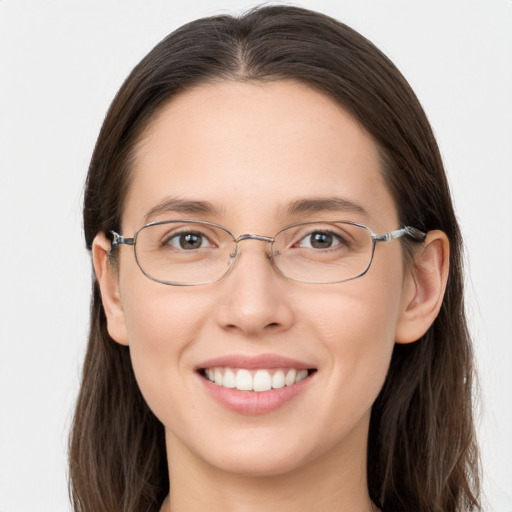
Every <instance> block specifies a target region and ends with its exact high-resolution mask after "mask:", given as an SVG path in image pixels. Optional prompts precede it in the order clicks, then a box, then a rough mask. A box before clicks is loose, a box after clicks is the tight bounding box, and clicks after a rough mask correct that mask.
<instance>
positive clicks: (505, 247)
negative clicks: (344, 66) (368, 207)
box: [0, 0, 512, 512]
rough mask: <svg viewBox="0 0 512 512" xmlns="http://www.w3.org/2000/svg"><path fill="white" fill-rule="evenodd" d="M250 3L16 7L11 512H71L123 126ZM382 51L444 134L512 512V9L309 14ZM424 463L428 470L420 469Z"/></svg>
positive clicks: (12, 42) (0, 219)
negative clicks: (152, 69)
mask: <svg viewBox="0 0 512 512" xmlns="http://www.w3.org/2000/svg"><path fill="white" fill-rule="evenodd" d="M253 5H255V2H242V1H235V0H223V1H221V0H215V1H206V0H195V1H189V2H176V1H174V2H173V1H164V0H146V1H144V2H143V1H135V0H122V1H121V0H107V1H105V0H88V1H87V2H83V1H82V2H80V1H76V0H47V1H37V0H30V1H28V0H0V276H1V277H0V511H1V512H17V511H26V510H31V509H34V510H38V511H42V512H46V511H48V512H55V511H66V510H70V507H69V505H68V500H67V480H66V443H67V433H68V428H69V423H70V417H71V411H72V407H73V402H74V400H75V396H76V393H77V387H78V379H79V374H80V366H81V361H82V358H83V355H84V348H85V341H86V333H87V323H88V307H89V306H88V303H89V291H90V273H91V268H90V263H89V259H88V255H87V254H86V252H85V249H84V248H83V242H82V233H81V219H80V208H81V200H82V190H83V182H84V177H85V174H86V169H87V165H88V160H89V158H90V155H91V151H92V148H93V145H94V141H95V138H96V136H97V133H98V130H99V127H100V125H101V122H102V119H103V116H104V114H105V111H106V109H107V107H108V105H109V103H110V101H111V100H112V98H113V96H114V94H115V92H116V91H117V89H118V87H119V86H120V85H121V82H122V81H123V79H124V78H125V77H126V75H127V74H128V72H129V71H130V70H131V68H132V67H133V66H134V65H135V64H136V62H137V61H138V60H139V59H140V58H141V57H142V56H143V55H144V54H145V53H147V51H149V50H150V49H151V48H152V47H153V45H154V44H156V43H157V42H158V41H159V40H160V39H161V38H162V37H164V36H165V35H166V34H167V33H169V32H170V31H171V30H172V29H174V28H176V27H178V26H179V25H181V24H183V23H185V22H187V21H189V20H192V19H195V18H197V17H201V16H205V15H211V14H216V13H219V12H224V11H235V12H238V11H240V10H241V9H243V8H246V7H250V6H253ZM296 5H301V6H304V7H309V8H313V9H317V10H319V11H322V12H324V13H326V14H330V15H332V16H334V17H336V18H338V19H340V20H342V21H344V22H346V23H348V24H349V25H351V26H353V27H354V28H356V29H358V30H359V31H360V32H362V33H363V34H364V35H366V36H367V37H369V38H370V39H371V40H373V41H374V42H375V43H376V44H377V46H379V47H380V48H381V49H382V50H384V51H385V52H386V53H387V54H388V55H389V56H390V57H391V59H392V60H393V61H394V62H395V63H396V64H397V65H398V67H399V68H400V69H401V70H402V72H403V73H404V74H405V76H406V78H407V79H408V80H409V81H410V83H411V85H412V86H413V88H414V89H415V91H416V93H417V94H418V96H419V98H420V101H421V102H422V103H423V105H424V107H425V109H426V111H427V114H428V115H429V118H430V120H431V122H432V124H433V127H434V130H435V132H436V134H437V137H438V141H439V144H440V146H441V150H442V153H443V156H444V159H445V163H446V167H447V171H448V175H449V180H450V183H451V185H452V188H453V194H454V199H455V203H456V208H457V212H458V216H459V218H460V222H461V225H462V229H463V233H464V235H465V241H466V248H467V296H468V309H469V318H470V326H471V330H472V332H473V334H474V337H475V340H476V351H477V358H478V365H479V370H480V383H481V407H480V409H479V437H480V442H481V446H482V457H483V464H484V485H485V492H486V496H487V507H486V509H487V510H494V511H496V512H511V511H512V491H511V489H510V484H511V483H512V427H511V424H512V408H511V405H510V404H511V400H510V395H511V393H512V371H511V369H510V366H511V362H512V339H511V334H510V327H509V325H510V318H511V316H512V299H511V293H510V290H511V288H512V275H511V264H510V262H511V246H512V244H511V237H510V233H509V232H510V229H511V228H510V225H511V221H512V201H511V199H510V196H511V192H512V178H511V171H512V156H511V152H512V151H511V149H512V92H511V91H512V70H511V67H512V1H510V0H485V1H484V0H480V1H476V0H448V1H447V0H428V1H427V0H425V1H411V0H386V1H382V0H357V1H356V0H336V1H334V0H332V1H328V0H316V1H312V0H302V1H298V2H296ZM418 462H419V463H421V461H418Z"/></svg>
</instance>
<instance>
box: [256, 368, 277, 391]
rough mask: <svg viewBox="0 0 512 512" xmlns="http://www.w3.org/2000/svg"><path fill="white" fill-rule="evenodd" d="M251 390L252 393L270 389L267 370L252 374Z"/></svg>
mask: <svg viewBox="0 0 512 512" xmlns="http://www.w3.org/2000/svg"><path fill="white" fill-rule="evenodd" d="M252 389H254V391H269V390H270V389H272V377H271V376H270V373H268V372H267V370H258V371H257V372H256V373H255V374H254V378H253V384H252Z"/></svg>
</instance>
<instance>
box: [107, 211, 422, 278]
mask: <svg viewBox="0 0 512 512" xmlns="http://www.w3.org/2000/svg"><path fill="white" fill-rule="evenodd" d="M111 234H112V236H113V240H112V250H113V249H115V248H117V247H118V246H120V245H123V244H125V245H132V246H134V252H135V259H136V261H137V264H138V266H139V267H140V269H141V271H142V272H143V273H144V274H145V275H146V276H147V277H148V278H150V279H152V280H154V281H157V282H159V283H163V284H168V285H175V286H194V285H203V284H209V283H213V282H215V281H218V280H220V279H222V278H223V277H224V276H226V275H227V274H228V273H229V272H230V271H231V270H232V269H233V267H234V265H235V263H236V261H237V259H238V257H239V255H240V253H241V249H240V245H239V244H240V242H242V241H245V240H258V241H261V242H265V243H267V244H268V245H269V255H268V257H269V259H270V260H271V262H272V263H273V265H274V267H275V268H276V269H277V270H278V271H279V272H280V273H281V274H282V275H283V276H284V277H286V278H288V279H292V280H294V281H299V282H302V283H313V284H330V283H340V282H343V281H349V280H352V279H356V278H358V277H361V276H363V275H364V274H366V273H367V272H368V269H369V268H370V265H371V263H372V261H373V256H374V253H375V246H376V245H377V244H378V243H388V242H391V241H392V240H396V239H398V238H401V237H405V236H406V237H408V238H410V239H412V240H414V241H416V242H423V241H424V240H425V237H426V233H423V232H422V231H420V230H418V229H416V228H413V227H411V226H405V227H403V228H400V229H396V230H395V231H391V232H389V233H385V234H384V235H377V234H375V233H373V232H372V231H371V230H370V228H368V227H367V226H365V225H363V224H359V223H357V222H349V221H323V220H320V221H307V222H299V223H296V224H292V225H291V226H286V227H284V228H282V229H281V230H279V231H278V232H277V233H276V234H275V235H274V236H273V237H268V236H261V235H254V234H244V235H240V236H238V237H237V236H235V235H234V234H233V233H231V231H229V230H228V229H227V228H225V227H224V226H221V225H219V224H215V223H212V222H207V221H198V220H188V219H187V220H166V221H160V222H151V223H149V224H146V225H145V226H143V227H142V228H141V229H139V230H138V231H137V232H136V233H135V234H134V235H133V237H132V238H125V237H123V236H121V235H120V234H119V233H116V232H115V231H111Z"/></svg>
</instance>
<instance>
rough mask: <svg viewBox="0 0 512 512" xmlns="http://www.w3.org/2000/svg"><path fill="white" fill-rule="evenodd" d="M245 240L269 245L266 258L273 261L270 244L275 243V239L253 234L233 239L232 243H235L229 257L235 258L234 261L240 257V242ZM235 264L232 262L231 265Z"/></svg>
mask: <svg viewBox="0 0 512 512" xmlns="http://www.w3.org/2000/svg"><path fill="white" fill-rule="evenodd" d="M245 240H256V241H259V242H265V243H266V244H268V245H269V247H270V252H269V254H268V258H269V259H273V256H272V244H273V243H274V241H275V238H274V237H270V236H263V235H255V234H253V233H245V234H243V235H240V236H238V237H236V238H234V239H233V241H234V243H235V247H236V249H235V252H234V253H232V254H231V256H232V257H233V256H234V257H235V260H238V257H239V256H240V250H241V246H240V242H243V241H245ZM234 263H235V262H234V261H233V264H234Z"/></svg>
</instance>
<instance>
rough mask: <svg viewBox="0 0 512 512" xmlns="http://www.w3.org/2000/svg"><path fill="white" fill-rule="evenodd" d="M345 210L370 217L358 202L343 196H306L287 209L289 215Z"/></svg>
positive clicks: (345, 211)
mask: <svg viewBox="0 0 512 512" xmlns="http://www.w3.org/2000/svg"><path fill="white" fill-rule="evenodd" d="M322 212H344V213H356V214H358V215H364V216H365V217H368V212H367V211H366V210H365V209H364V208H363V207H362V206H361V205H360V204H358V203H355V202H354V201H350V200H349V199H345V198H343V197H318V198H316V197H315V198H305V199H298V200H296V201H293V202H292V203H290V204H289V205H288V207H287V208H286V209H285V213H286V214H287V215H298V214H310V213H322Z"/></svg>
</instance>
